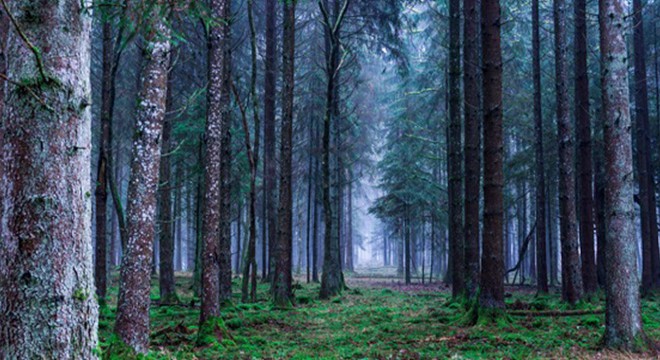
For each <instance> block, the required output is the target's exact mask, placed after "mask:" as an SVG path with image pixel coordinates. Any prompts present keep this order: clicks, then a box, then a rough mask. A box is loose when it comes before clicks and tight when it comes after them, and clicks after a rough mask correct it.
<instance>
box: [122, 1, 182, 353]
mask: <svg viewBox="0 0 660 360" xmlns="http://www.w3.org/2000/svg"><path fill="white" fill-rule="evenodd" d="M152 15H153V20H152V21H153V23H152V26H151V29H150V30H149V33H148V34H145V40H146V56H145V57H146V59H145V60H146V63H145V66H144V68H143V69H142V70H141V73H140V85H139V93H138V108H137V114H136V125H135V136H134V140H133V150H132V151H133V155H132V160H131V178H130V182H129V186H128V207H127V217H126V226H127V227H126V229H127V235H128V237H127V244H126V248H125V249H124V255H123V258H122V266H121V275H120V283H119V300H118V303H117V321H116V323H115V332H116V333H117V335H119V338H120V339H121V340H122V341H123V342H124V343H125V344H126V345H128V346H129V347H131V348H132V349H133V350H134V351H135V352H139V353H146V352H147V351H148V350H149V303H150V299H149V292H150V289H151V283H150V274H151V263H152V261H153V251H152V249H153V242H154V238H155V237H154V235H155V227H154V224H155V217H156V193H157V191H158V175H159V174H158V173H159V166H160V142H161V136H162V127H163V119H164V118H165V109H166V105H165V104H166V93H167V72H168V66H169V57H170V42H169V28H168V27H167V26H166V25H165V22H164V20H163V19H162V18H161V14H160V8H159V7H158V6H157V7H155V8H154V12H153V13H152Z"/></svg>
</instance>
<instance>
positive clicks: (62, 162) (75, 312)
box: [0, 0, 98, 359]
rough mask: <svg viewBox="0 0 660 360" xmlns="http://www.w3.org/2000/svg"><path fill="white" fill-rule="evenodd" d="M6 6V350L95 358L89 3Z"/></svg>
mask: <svg viewBox="0 0 660 360" xmlns="http://www.w3.org/2000/svg"><path fill="white" fill-rule="evenodd" d="M2 5H3V7H4V9H1V8H0V12H5V11H6V13H8V14H11V21H9V20H8V19H7V18H8V17H9V16H4V17H2V18H1V19H0V22H2V23H3V25H0V28H3V30H2V31H0V41H3V39H2V37H3V36H2V34H1V33H2V32H4V30H6V29H8V30H9V31H8V34H7V38H6V47H5V49H6V51H7V52H6V55H7V57H6V72H5V71H1V73H2V74H3V75H6V76H7V78H8V79H9V81H7V82H5V83H4V84H3V85H4V86H5V89H6V90H7V92H6V99H5V100H6V103H5V106H4V109H3V112H2V116H1V120H2V121H1V124H2V129H1V130H0V134H2V136H3V139H2V143H3V147H2V150H1V152H0V158H1V159H0V163H2V164H3V167H4V169H3V176H2V179H1V180H0V182H1V183H0V189H2V190H1V191H2V193H1V195H0V197H1V198H2V204H3V209H2V221H1V223H2V228H1V229H0V231H1V234H0V235H1V238H2V241H0V324H2V325H0V327H1V328H2V335H0V358H3V359H34V358H57V359H95V358H96V357H97V355H96V352H95V351H96V348H97V321H98V320H97V317H98V309H97V304H96V300H95V297H94V277H93V276H94V275H93V262H92V254H93V250H92V233H91V215H92V214H91V203H90V197H91V193H90V190H91V183H90V177H89V169H90V167H91V156H90V152H91V147H92V144H91V121H90V119H91V112H90V104H91V94H90V93H91V86H90V79H89V73H90V62H91V54H90V51H91V42H90V31H91V17H90V13H89V12H88V11H87V9H86V7H87V6H89V5H90V4H89V3H88V2H86V1H79V0H66V1H64V0H62V1H49V2H42V1H39V2H37V1H6V0H3V1H2ZM8 21H9V24H8V23H7V22H8ZM71 54H76V56H71ZM0 92H1V91H0Z"/></svg>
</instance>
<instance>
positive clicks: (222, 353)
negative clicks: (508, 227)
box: [99, 274, 660, 359]
mask: <svg viewBox="0 0 660 360" xmlns="http://www.w3.org/2000/svg"><path fill="white" fill-rule="evenodd" d="M176 279H177V289H178V291H179V297H180V299H181V301H182V304H183V306H152V308H151V321H152V324H151V327H152V336H151V352H150V353H149V355H148V356H147V358H148V359H215V358H222V359H280V358H287V359H310V358H318V359H336V358H342V359H365V358H368V359H432V358H437V359H446V358H456V359H482V358H483V359H534V358H553V359H556V358H570V359H574V358H585V359H586V358H607V359H610V358H615V359H616V358H620V359H629V358H630V359H633V358H640V357H642V358H643V357H644V354H641V355H640V354H623V353H611V352H603V351H602V350H600V348H599V341H600V338H601V336H602V333H603V331H604V315H602V314H597V315H581V316H562V317H552V316H545V317H531V316H512V317H511V318H512V320H511V321H508V322H503V323H499V324H485V325H479V326H474V327H464V326H461V321H460V318H461V316H462V315H463V314H462V312H463V308H462V306H461V305H460V304H458V303H455V302H454V303H452V302H450V301H449V293H448V292H447V291H446V290H442V291H438V289H439V285H438V284H434V285H426V286H419V285H418V286H413V287H404V286H399V285H396V283H392V282H391V280H390V282H389V283H388V282H376V283H368V282H360V281H354V282H352V281H351V280H352V279H351V278H350V277H349V278H348V281H349V286H350V287H351V289H350V290H348V291H345V292H344V294H342V296H340V297H336V298H333V299H331V300H329V301H320V300H318V292H319V285H318V284H300V286H298V287H297V289H296V290H295V293H296V298H297V303H298V304H297V306H296V307H295V308H294V309H292V310H279V309H276V308H275V307H274V306H272V305H271V303H270V300H269V298H268V285H265V284H260V285H259V288H258V299H257V302H256V303H252V304H243V303H240V297H239V291H238V285H239V280H238V279H236V280H235V283H234V286H235V289H234V293H235V294H236V297H235V298H234V301H233V303H234V304H235V305H233V306H229V307H225V308H224V309H223V312H222V321H224V326H225V327H226V329H227V330H228V331H227V332H226V334H225V336H223V337H222V339H220V340H218V341H207V342H204V343H203V344H201V345H200V342H199V341H197V340H198V317H199V310H198V308H197V307H195V306H190V305H191V304H193V303H194V304H196V305H199V302H198V300H197V299H193V296H192V292H191V291H190V287H191V278H190V275H188V274H177V278H176ZM113 280H114V281H113V282H112V284H113V285H114V286H113V287H112V288H111V289H110V294H111V296H110V298H109V299H108V305H107V306H105V307H104V308H102V309H101V317H100V323H99V329H100V334H99V336H100V340H101V349H102V350H106V349H107V347H108V346H109V344H110V343H112V339H113V336H112V327H113V325H114V311H115V306H116V293H117V288H116V278H115V279H113ZM157 286H158V281H157V279H154V285H153V291H152V302H157V300H158V288H157ZM507 306H508V307H510V308H517V309H520V308H524V309H532V310H562V309H569V307H568V306H567V305H565V304H563V303H561V301H560V299H559V297H558V295H555V294H553V295H548V296H544V297H535V296H534V295H533V294H531V293H529V292H520V293H519V292H513V293H512V294H511V296H509V297H507ZM602 306H603V301H602V296H600V297H598V296H597V297H596V299H594V300H593V301H592V302H591V303H586V302H585V303H581V304H579V305H578V306H577V307H578V308H579V309H587V310H588V309H596V308H599V307H602ZM643 320H644V326H645V330H646V333H647V334H648V335H649V337H650V338H652V339H659V338H660V298H658V297H655V298H649V299H645V300H644V301H643ZM109 355H110V354H108V353H107V352H106V357H108V356H109ZM647 355H648V356H649V357H650V355H649V354H647ZM109 357H110V358H112V357H111V356H109Z"/></svg>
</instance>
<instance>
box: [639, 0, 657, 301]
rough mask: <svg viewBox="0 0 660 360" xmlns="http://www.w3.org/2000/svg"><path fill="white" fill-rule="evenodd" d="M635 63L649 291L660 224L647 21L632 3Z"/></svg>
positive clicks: (644, 279)
mask: <svg viewBox="0 0 660 360" xmlns="http://www.w3.org/2000/svg"><path fill="white" fill-rule="evenodd" d="M633 25H634V26H633V29H634V33H633V36H634V41H633V44H634V55H635V56H634V59H635V87H634V89H635V127H636V129H637V139H636V140H637V151H636V152H635V155H636V160H637V179H638V181H639V207H640V213H641V223H642V249H643V250H642V288H643V289H644V290H645V291H646V290H650V289H651V288H652V287H654V286H657V285H660V282H659V280H660V273H659V271H660V260H659V259H658V221H657V214H656V203H655V180H654V178H653V166H652V163H651V147H650V145H649V143H650V139H649V137H650V130H651V129H650V126H649V98H648V86H647V83H646V60H645V58H644V57H645V56H646V52H645V49H644V20H643V16H642V1H641V0H633Z"/></svg>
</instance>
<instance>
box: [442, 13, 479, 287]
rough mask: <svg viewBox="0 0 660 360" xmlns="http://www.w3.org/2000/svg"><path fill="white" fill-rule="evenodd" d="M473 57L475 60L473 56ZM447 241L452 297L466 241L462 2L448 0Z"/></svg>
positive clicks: (461, 281)
mask: <svg viewBox="0 0 660 360" xmlns="http://www.w3.org/2000/svg"><path fill="white" fill-rule="evenodd" d="M475 60H476V59H475ZM447 147H448V148H447V152H448V153H449V163H448V170H449V174H448V176H449V244H450V245H451V256H452V259H453V260H454V262H453V265H454V268H453V269H452V272H451V275H452V279H451V285H452V286H451V288H452V291H451V293H452V296H453V297H454V298H456V297H460V296H463V295H465V270H464V264H465V261H464V260H465V244H464V240H465V239H464V238H463V197H462V191H461V190H462V188H461V185H462V179H463V174H462V171H461V170H462V169H461V3H460V1H459V0H449V142H448V143H447Z"/></svg>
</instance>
